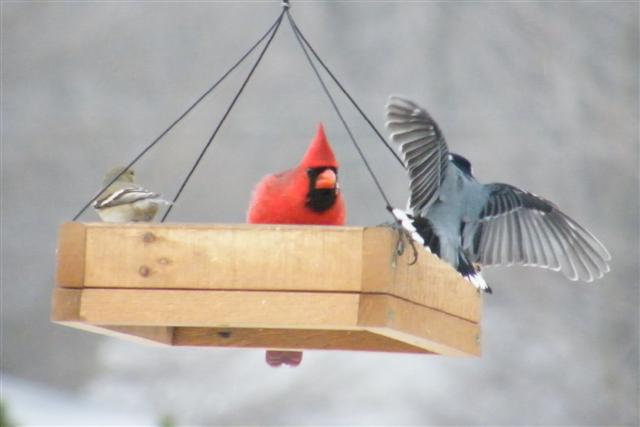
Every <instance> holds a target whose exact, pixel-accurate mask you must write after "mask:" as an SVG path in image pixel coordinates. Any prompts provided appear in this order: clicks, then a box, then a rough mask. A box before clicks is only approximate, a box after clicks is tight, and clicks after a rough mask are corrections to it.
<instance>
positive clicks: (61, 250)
mask: <svg viewBox="0 0 640 427" xmlns="http://www.w3.org/2000/svg"><path fill="white" fill-rule="evenodd" d="M85 243H86V227H85V225H84V224H82V223H79V222H66V223H64V224H62V226H61V227H60V231H59V234H58V248H57V266H56V285H57V286H60V287H66V288H81V287H83V286H84V267H85V265H84V264H85Z"/></svg>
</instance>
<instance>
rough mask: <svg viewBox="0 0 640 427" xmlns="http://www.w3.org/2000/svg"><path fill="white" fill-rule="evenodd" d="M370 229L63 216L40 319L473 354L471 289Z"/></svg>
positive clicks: (258, 342)
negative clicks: (46, 306) (49, 305)
mask: <svg viewBox="0 0 640 427" xmlns="http://www.w3.org/2000/svg"><path fill="white" fill-rule="evenodd" d="M396 240H397V233H396V232H394V231H393V230H390V229H388V228H384V227H372V228H368V227H364V228H363V227H322V226H275V225H217V224H216V225H211V224H124V225H123V224H104V223H78V222H71V223H66V224H64V225H63V226H62V228H61V230H60V239H59V246H58V266H57V287H56V288H55V290H54V292H53V311H52V319H53V321H54V322H57V323H61V324H64V325H68V326H72V327H76V328H80V329H85V330H89V331H92V332H97V333H102V334H106V335H114V336H119V337H123V338H136V339H142V340H145V341H153V342H158V343H162V344H167V345H175V346H214V347H256V348H270V349H322V350H367V351H387V352H413V353H437V354H446V355H467V356H471V355H473V356H477V355H479V354H480V315H481V305H482V301H481V296H480V295H479V294H478V292H476V290H475V289H474V288H473V287H472V286H470V285H469V283H467V282H465V281H464V280H463V279H462V278H461V277H460V276H459V275H458V274H457V273H456V272H455V271H454V270H453V269H452V268H451V267H450V266H449V265H447V264H445V263H443V262H442V261H440V260H439V259H437V258H436V257H435V256H432V255H430V254H428V253H426V252H424V251H420V254H419V258H418V261H417V263H416V264H414V265H410V261H411V259H412V250H411V248H410V247H408V246H407V250H405V253H404V254H403V255H401V256H397V255H396V251H395V245H396Z"/></svg>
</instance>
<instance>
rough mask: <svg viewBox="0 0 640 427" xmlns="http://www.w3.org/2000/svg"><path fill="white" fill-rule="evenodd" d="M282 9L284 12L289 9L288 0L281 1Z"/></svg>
mask: <svg viewBox="0 0 640 427" xmlns="http://www.w3.org/2000/svg"><path fill="white" fill-rule="evenodd" d="M282 7H283V8H284V10H289V8H290V7H291V5H290V4H289V0H282Z"/></svg>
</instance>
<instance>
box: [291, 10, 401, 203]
mask: <svg viewBox="0 0 640 427" xmlns="http://www.w3.org/2000/svg"><path fill="white" fill-rule="evenodd" d="M285 10H286V13H287V18H289V23H290V24H291V29H292V30H293V34H294V35H295V36H296V40H298V43H299V44H300V47H301V48H302V51H303V52H304V55H305V57H306V58H307V61H308V62H309V65H311V68H312V69H313V72H314V73H315V75H316V77H317V78H318V81H319V82H320V85H322V89H323V90H324V93H325V94H326V95H327V97H328V98H329V101H330V102H331V105H332V106H333V109H334V110H335V111H336V113H337V114H338V117H339V118H340V121H341V122H342V125H343V126H344V128H345V129H346V131H347V133H348V134H349V138H350V139H351V142H352V143H353V145H354V147H355V148H356V150H357V151H358V154H359V155H360V158H361V159H362V162H363V163H364V165H365V167H366V168H367V170H368V171H369V175H371V178H372V179H373V182H374V183H375V185H376V187H378V191H379V192H380V195H381V196H382V198H383V199H384V202H385V203H386V204H387V206H386V208H387V210H388V211H389V212H391V211H392V209H393V208H392V206H391V203H390V202H389V199H388V198H387V195H386V194H385V192H384V190H383V189H382V186H381V185H380V182H379V181H378V178H377V177H376V175H375V173H373V169H371V166H370V165H369V162H368V161H367V158H366V157H365V155H364V153H363V152H362V149H361V148H360V145H359V144H358V143H357V142H356V139H355V137H354V136H353V133H352V132H351V129H350V128H349V125H348V124H347V122H346V120H345V119H344V117H343V116H342V113H341V112H340V109H339V108H338V105H337V104H336V102H335V101H334V99H333V96H331V93H330V92H329V89H328V88H327V85H326V84H325V83H324V80H323V79H322V76H320V72H319V71H318V68H317V67H316V65H315V64H314V63H313V60H312V59H311V56H310V55H309V52H307V49H306V47H305V44H304V42H303V41H302V39H301V37H300V34H299V33H298V31H297V30H296V29H297V27H296V26H295V23H294V22H293V18H292V17H291V14H290V13H289V11H288V10H287V9H285Z"/></svg>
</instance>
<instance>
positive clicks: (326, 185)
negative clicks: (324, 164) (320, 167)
mask: <svg viewBox="0 0 640 427" xmlns="http://www.w3.org/2000/svg"><path fill="white" fill-rule="evenodd" d="M337 183H338V177H337V176H336V173H335V172H334V171H333V170H331V169H325V170H324V171H323V172H322V173H320V174H319V175H318V177H317V179H316V189H318V190H330V189H334V188H336V185H337Z"/></svg>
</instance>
